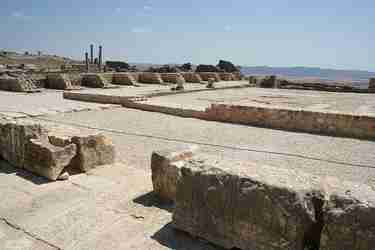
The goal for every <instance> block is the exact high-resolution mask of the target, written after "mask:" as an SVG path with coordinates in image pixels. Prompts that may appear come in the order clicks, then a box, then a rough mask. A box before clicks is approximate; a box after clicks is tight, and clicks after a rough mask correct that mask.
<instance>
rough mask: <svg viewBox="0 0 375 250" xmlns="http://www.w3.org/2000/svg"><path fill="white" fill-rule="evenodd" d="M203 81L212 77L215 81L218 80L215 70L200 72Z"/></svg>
mask: <svg viewBox="0 0 375 250" xmlns="http://www.w3.org/2000/svg"><path fill="white" fill-rule="evenodd" d="M199 75H200V77H201V78H202V80H203V81H208V79H209V78H213V79H214V80H215V82H220V76H219V74H218V73H215V72H201V73H199Z"/></svg>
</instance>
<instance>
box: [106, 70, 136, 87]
mask: <svg viewBox="0 0 375 250" xmlns="http://www.w3.org/2000/svg"><path fill="white" fill-rule="evenodd" d="M112 84H117V85H135V84H136V80H135V79H134V77H133V75H132V74H130V73H126V72H124V73H113V78H112Z"/></svg>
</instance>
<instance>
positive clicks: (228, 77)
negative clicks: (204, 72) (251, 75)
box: [219, 73, 235, 81]
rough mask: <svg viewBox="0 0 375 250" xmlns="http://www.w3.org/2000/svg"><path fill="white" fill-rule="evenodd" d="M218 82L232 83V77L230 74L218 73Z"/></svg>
mask: <svg viewBox="0 0 375 250" xmlns="http://www.w3.org/2000/svg"><path fill="white" fill-rule="evenodd" d="M219 77H220V80H222V81H234V79H235V78H234V75H233V74H232V73H219Z"/></svg>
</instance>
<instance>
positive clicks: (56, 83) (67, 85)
mask: <svg viewBox="0 0 375 250" xmlns="http://www.w3.org/2000/svg"><path fill="white" fill-rule="evenodd" d="M45 87H46V88H50V89H62V90H69V89H73V85H72V82H71V81H70V79H69V77H68V75H67V74H48V75H47V79H46V83H45Z"/></svg>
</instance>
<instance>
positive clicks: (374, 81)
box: [368, 78, 375, 91]
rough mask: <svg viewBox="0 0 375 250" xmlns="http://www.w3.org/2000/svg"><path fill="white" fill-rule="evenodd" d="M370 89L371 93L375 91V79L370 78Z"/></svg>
mask: <svg viewBox="0 0 375 250" xmlns="http://www.w3.org/2000/svg"><path fill="white" fill-rule="evenodd" d="M368 89H369V90H370V91H375V78H370V80H369V84H368Z"/></svg>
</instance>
